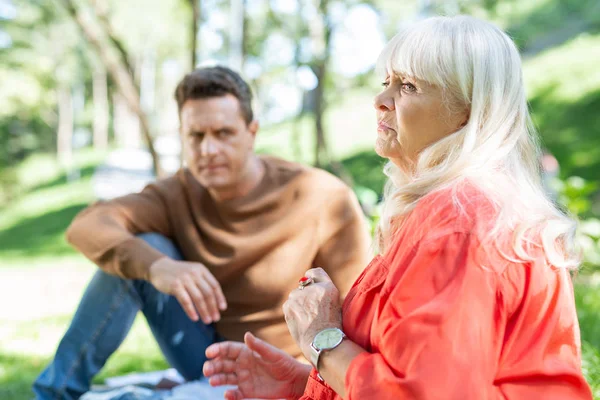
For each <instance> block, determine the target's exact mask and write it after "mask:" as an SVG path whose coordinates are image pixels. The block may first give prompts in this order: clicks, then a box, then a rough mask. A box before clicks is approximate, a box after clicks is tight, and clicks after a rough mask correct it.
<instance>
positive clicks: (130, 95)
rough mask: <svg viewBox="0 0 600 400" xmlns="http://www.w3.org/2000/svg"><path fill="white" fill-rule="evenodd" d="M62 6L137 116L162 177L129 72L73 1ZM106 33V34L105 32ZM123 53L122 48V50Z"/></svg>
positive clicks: (63, 0)
mask: <svg viewBox="0 0 600 400" xmlns="http://www.w3.org/2000/svg"><path fill="white" fill-rule="evenodd" d="M62 2H63V5H64V6H65V8H66V9H67V11H68V12H69V14H70V15H71V17H72V18H73V20H74V21H75V22H76V23H77V25H78V26H79V28H80V29H81V31H82V32H83V34H84V35H85V37H86V38H87V40H88V42H89V43H90V44H91V45H92V47H93V48H94V49H95V50H96V51H97V53H98V55H99V56H100V59H101V60H102V63H103V64H104V66H105V67H106V70H107V71H108V73H109V74H110V76H111V78H112V79H113V80H114V81H115V83H116V84H117V87H118V89H119V92H120V93H121V94H122V95H123V97H124V98H125V100H126V101H127V104H128V105H129V107H130V109H131V110H132V111H133V112H135V113H136V114H137V116H138V117H139V119H140V126H141V128H142V133H143V135H144V139H145V141H146V145H147V146H148V151H149V152H150V155H151V156H152V162H153V165H154V172H155V173H156V175H157V176H158V177H161V176H162V175H163V172H162V169H161V167H160V160H159V157H158V154H157V153H156V150H155V149H154V144H153V141H152V140H153V139H152V133H151V129H150V123H149V122H148V118H147V116H146V114H145V113H144V111H143V110H142V108H141V106H140V98H139V95H138V89H137V85H136V84H135V80H134V78H133V76H132V75H131V72H130V71H128V69H127V68H126V66H125V65H124V63H123V60H120V59H119V58H117V57H115V56H114V55H113V54H112V52H111V48H110V46H109V45H108V44H107V43H105V42H104V41H103V40H102V39H101V35H100V34H98V32H96V31H95V30H94V29H93V28H92V26H91V25H90V24H89V21H87V20H86V19H85V18H84V17H83V15H82V14H81V13H80V12H79V11H78V10H77V7H76V6H75V3H74V1H73V0H62ZM105 33H106V32H105ZM122 50H123V51H124V48H122Z"/></svg>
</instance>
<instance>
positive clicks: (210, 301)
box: [196, 278, 221, 322]
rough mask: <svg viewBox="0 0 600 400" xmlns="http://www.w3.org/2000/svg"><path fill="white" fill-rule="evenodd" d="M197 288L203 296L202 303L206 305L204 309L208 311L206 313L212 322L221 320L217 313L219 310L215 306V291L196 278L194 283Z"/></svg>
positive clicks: (206, 283)
mask: <svg viewBox="0 0 600 400" xmlns="http://www.w3.org/2000/svg"><path fill="white" fill-rule="evenodd" d="M196 285H197V286H198V288H199V289H200V290H201V291H202V294H203V295H204V301H205V303H206V308H207V309H208V313H209V315H210V316H211V319H212V322H216V321H218V320H220V319H221V313H220V312H219V308H218V306H217V299H216V294H215V290H214V289H213V288H212V286H210V285H209V284H208V282H206V281H205V280H203V279H202V278H198V281H197V282H196Z"/></svg>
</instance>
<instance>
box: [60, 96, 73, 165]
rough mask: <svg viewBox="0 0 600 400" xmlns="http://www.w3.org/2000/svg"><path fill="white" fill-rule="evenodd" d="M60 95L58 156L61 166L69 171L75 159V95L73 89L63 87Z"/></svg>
mask: <svg viewBox="0 0 600 400" xmlns="http://www.w3.org/2000/svg"><path fill="white" fill-rule="evenodd" d="M57 96H58V132H57V141H56V144H57V146H56V156H57V159H58V162H59V163H60V165H61V167H63V168H64V169H65V170H66V171H67V172H68V170H69V169H70V168H71V164H72V160H73V146H72V142H73V97H72V96H71V90H70V89H69V88H67V87H61V88H59V89H58V90H57Z"/></svg>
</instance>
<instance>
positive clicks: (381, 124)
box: [377, 121, 395, 132]
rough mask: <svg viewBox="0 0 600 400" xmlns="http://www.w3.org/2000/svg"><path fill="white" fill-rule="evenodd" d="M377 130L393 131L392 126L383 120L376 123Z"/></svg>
mask: <svg viewBox="0 0 600 400" xmlns="http://www.w3.org/2000/svg"><path fill="white" fill-rule="evenodd" d="M377 130H378V131H381V132H385V131H394V132H395V130H394V128H392V127H391V126H389V125H388V124H386V123H385V122H382V121H380V122H379V123H378V124H377Z"/></svg>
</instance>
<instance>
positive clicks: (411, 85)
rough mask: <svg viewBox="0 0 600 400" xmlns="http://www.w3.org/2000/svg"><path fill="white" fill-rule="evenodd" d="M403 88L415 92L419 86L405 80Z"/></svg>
mask: <svg viewBox="0 0 600 400" xmlns="http://www.w3.org/2000/svg"><path fill="white" fill-rule="evenodd" d="M402 90H404V91H406V92H409V93H413V92H416V91H417V88H416V87H415V85H413V84H412V83H409V82H404V83H403V84H402Z"/></svg>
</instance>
